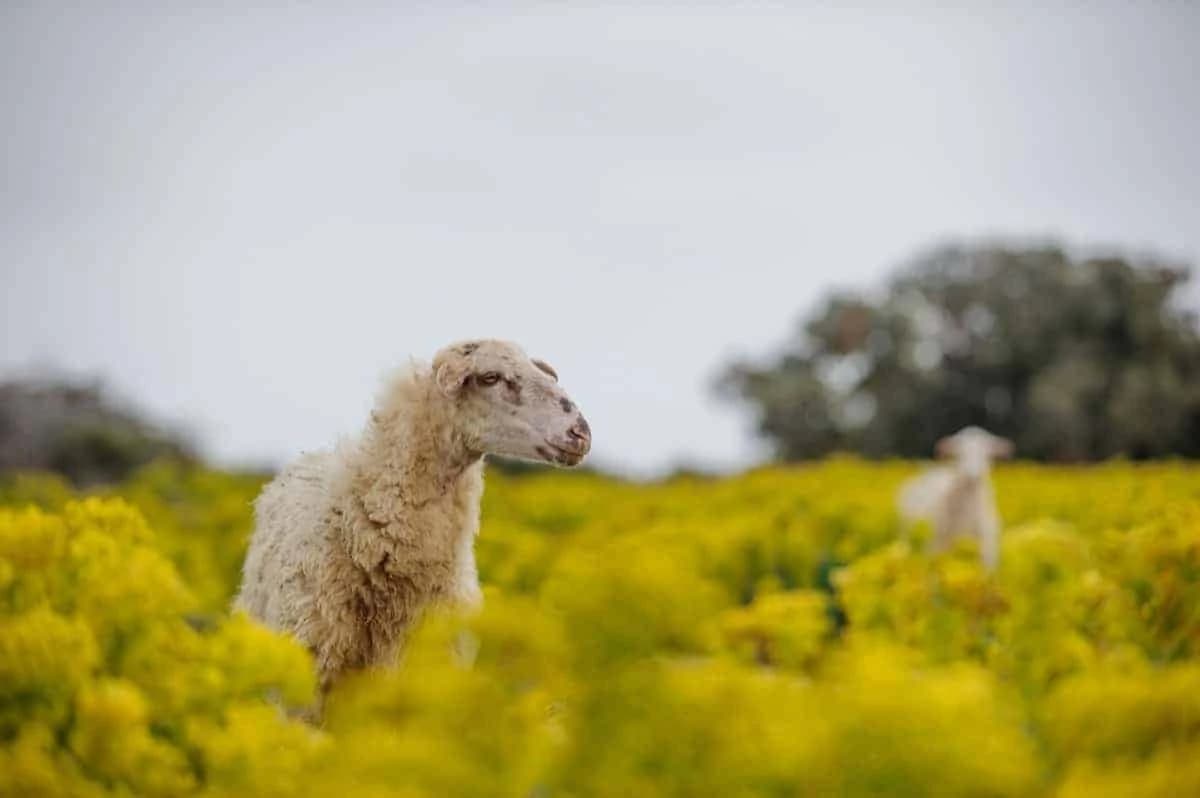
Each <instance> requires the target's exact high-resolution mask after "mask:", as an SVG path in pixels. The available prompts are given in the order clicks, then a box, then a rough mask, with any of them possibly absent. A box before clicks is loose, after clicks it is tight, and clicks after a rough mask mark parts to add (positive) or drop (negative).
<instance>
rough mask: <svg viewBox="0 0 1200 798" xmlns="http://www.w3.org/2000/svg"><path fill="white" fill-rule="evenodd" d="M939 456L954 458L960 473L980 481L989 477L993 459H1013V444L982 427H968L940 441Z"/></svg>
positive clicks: (938, 446) (938, 444) (938, 443)
mask: <svg viewBox="0 0 1200 798" xmlns="http://www.w3.org/2000/svg"><path fill="white" fill-rule="evenodd" d="M937 454H938V456H939V457H945V458H954V460H956V461H957V467H958V470H959V471H961V472H962V473H963V474H965V475H966V476H968V477H970V478H972V479H980V478H982V477H984V476H986V475H987V472H988V469H989V467H990V466H991V462H992V460H993V459H995V458H998V457H1012V455H1013V443H1012V441H1010V440H1008V439H1007V438H1001V437H999V436H996V435H993V434H992V433H990V432H988V431H987V430H985V429H981V428H980V427H966V428H964V429H961V430H959V431H958V432H956V433H954V434H953V435H950V436H948V437H945V438H942V439H941V440H940V441H938V442H937Z"/></svg>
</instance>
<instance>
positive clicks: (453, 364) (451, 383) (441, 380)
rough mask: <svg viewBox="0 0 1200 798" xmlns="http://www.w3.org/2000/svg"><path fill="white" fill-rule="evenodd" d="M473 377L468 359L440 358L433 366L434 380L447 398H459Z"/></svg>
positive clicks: (454, 356) (455, 357)
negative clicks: (468, 380) (469, 379)
mask: <svg viewBox="0 0 1200 798" xmlns="http://www.w3.org/2000/svg"><path fill="white" fill-rule="evenodd" d="M470 376H471V369H470V366H469V365H468V364H467V359H466V358H464V357H459V356H456V355H450V356H448V357H444V358H438V359H437V360H436V361H434V364H433V379H434V382H436V383H437V386H438V389H439V390H440V391H441V392H442V393H443V394H445V395H446V396H451V397H453V396H457V395H458V394H459V393H461V392H462V389H463V386H465V385H466V384H467V379H468V378H469V377H470Z"/></svg>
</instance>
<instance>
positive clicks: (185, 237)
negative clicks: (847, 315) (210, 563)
mask: <svg viewBox="0 0 1200 798" xmlns="http://www.w3.org/2000/svg"><path fill="white" fill-rule="evenodd" d="M72 5H79V4H72ZM102 5H103V4H101V3H95V4H91V5H88V6H87V7H88V9H89V10H87V11H80V10H79V9H78V8H75V9H68V8H67V7H65V6H64V7H57V6H56V4H52V3H32V4H26V3H19V2H17V3H13V2H8V3H4V5H3V10H0V109H2V111H3V119H4V122H3V130H4V138H3V139H2V140H0V148H2V149H0V159H2V160H0V168H2V169H3V174H2V175H0V269H2V272H0V274H2V278H3V281H2V284H0V371H3V372H12V371H15V370H24V369H28V368H30V367H45V366H53V367H56V368H59V369H63V370H67V371H69V372H72V373H82V374H94V375H101V376H103V377H104V378H106V379H107V380H108V382H109V383H110V384H111V385H112V386H113V387H114V388H115V389H116V390H117V391H118V392H119V393H120V394H121V395H123V396H125V397H127V398H129V399H132V400H135V401H136V402H138V403H140V404H141V405H142V406H144V407H146V408H147V409H149V410H151V411H152V412H153V413H154V414H156V415H157V416H158V417H160V418H165V419H177V420H180V421H183V422H186V423H187V424H188V425H189V426H190V427H191V428H192V429H193V430H194V431H195V432H196V433H197V435H198V436H199V438H200V439H201V440H202V442H203V443H204V445H205V447H206V450H207V452H208V453H209V454H211V455H212V456H214V457H216V458H218V459H219V460H220V461H222V462H226V463H261V462H280V461H282V460H284V459H286V458H289V457H291V456H293V455H294V454H295V453H297V452H298V451H300V450H303V449H311V448H315V447H319V446H323V445H326V444H328V443H330V442H332V441H333V440H334V439H335V438H336V437H337V436H338V435H339V434H345V433H351V432H354V431H355V430H357V429H358V428H359V426H360V425H361V423H362V421H363V419H364V418H365V416H366V413H367V411H368V408H369V405H370V402H371V399H372V396H373V395H374V392H375V390H376V388H377V386H378V384H379V378H380V375H381V374H382V373H383V372H385V371H386V370H388V369H390V368H392V367H394V366H396V365H398V364H399V363H402V362H403V361H404V360H406V359H407V357H408V356H409V355H417V356H420V357H428V356H430V355H431V354H432V353H433V352H434V351H435V350H436V349H438V348H439V347H440V346H441V345H443V344H445V343H447V342H449V341H452V340H456V339H461V338H465V337H473V336H491V337H501V338H511V339H514V340H517V341H518V342H520V343H521V344H522V345H524V346H525V347H526V349H528V350H529V352H530V353H531V354H533V355H535V356H540V357H543V358H545V359H546V360H548V361H549V362H551V363H552V364H553V365H554V366H555V367H556V368H557V369H558V371H559V373H560V375H561V377H562V382H563V384H564V386H565V387H566V388H567V389H568V391H570V392H571V393H572V394H573V395H574V397H575V398H576V399H577V400H578V402H579V404H580V405H581V406H582V407H583V409H584V411H585V413H586V414H587V415H588V417H589V419H590V421H591V423H592V427H593V429H594V430H595V448H594V457H595V460H596V462H597V463H598V464H603V465H607V466H609V467H616V468H622V469H626V470H630V471H636V472H639V473H653V472H655V471H656V470H658V469H662V468H664V467H666V466H669V465H670V464H673V463H675V462H678V461H683V460H687V461H692V462H697V463H704V464H708V465H711V466H723V467H732V466H737V465H741V464H745V463H747V462H750V461H752V460H753V459H754V458H755V457H757V456H760V455H761V453H762V450H761V448H760V447H757V446H756V445H755V443H754V440H753V437H752V435H751V433H750V423H749V418H748V416H747V415H746V414H745V413H744V412H739V410H738V409H737V408H736V407H733V406H729V405H726V404H723V403H720V402H718V401H716V400H714V399H713V398H712V395H711V391H710V382H711V379H712V377H713V375H714V373H715V372H716V371H717V370H718V369H719V367H720V365H721V364H722V363H723V362H725V361H727V360H728V359H729V358H730V357H732V356H736V355H761V354H765V353H767V352H768V351H770V349H771V348H772V347H773V346H777V345H778V344H779V343H780V342H781V341H783V340H785V339H786V338H787V336H788V334H789V332H790V331H791V330H792V329H793V328H794V325H795V323H796V319H797V316H798V313H799V312H800V311H802V310H803V309H805V308H809V307H811V306H812V305H813V304H814V303H815V302H816V301H818V300H819V299H820V297H822V296H823V295H824V294H825V293H826V292H827V291H828V290H830V289H831V288H832V287H836V286H868V285H871V284H872V283H874V282H877V281H878V280H879V279H881V278H882V277H883V276H884V275H886V274H887V272H888V271H889V270H890V269H891V268H893V267H894V266H895V265H896V264H897V263H899V262H902V261H904V260H906V259H908V258H909V257H911V256H912V255H913V254H914V253H915V252H917V251H920V250H922V249H924V248H926V247H927V246H929V245H931V244H933V243H936V242H938V241H942V240H945V239H948V238H959V237H979V236H995V235H1020V236H1054V237H1057V238H1060V239H1062V240H1063V241H1065V242H1067V243H1069V244H1073V245H1083V244H1098V245H1115V246H1121V247H1124V248H1129V249H1147V248H1149V249H1153V250H1155V251H1158V252H1162V253H1165V254H1166V255H1168V256H1170V257H1173V258H1177V259H1181V260H1186V261H1191V262H1197V261H1200V46H1198V45H1197V41H1198V40H1200V4H1197V3H1185V2H1174V3H1162V4H1154V3H1149V2H1144V3H1130V2H1119V3H1113V4H1111V5H1104V4H1101V3H1069V4H1064V5H1063V6H1062V7H1063V8H1068V9H1070V10H1059V11H1054V10H1050V8H1049V6H1053V5H1054V4H1046V3H1036V4H1029V5H1009V6H1007V7H1006V9H1005V10H998V9H996V8H994V7H993V5H994V4H990V3H988V4H984V3H980V4H979V5H978V6H977V8H976V10H975V11H972V12H967V11H958V12H944V11H943V12H934V11H932V10H930V8H929V7H927V6H923V5H913V6H911V7H909V8H908V9H906V10H903V11H900V10H897V9H896V6H895V5H894V4H886V7H887V8H888V9H890V10H887V11H881V10H871V11H867V10H849V9H834V8H830V7H829V6H831V5H834V4H821V6H818V5H817V4H813V5H811V6H806V5H805V4H802V3H795V4H791V6H790V8H789V10H786V11H780V10H773V11H770V10H762V9H754V8H751V7H749V4H745V3H730V4H729V5H728V6H727V7H722V6H720V5H718V4H715V3H706V4H700V8H701V9H702V10H696V9H694V8H686V7H685V4H683V3H676V4H665V3H657V4H653V6H654V7H652V8H650V7H639V6H636V5H635V4H629V3H623V4H620V5H617V4H614V5H612V6H610V7H607V8H605V7H590V8H589V7H585V6H582V5H571V6H570V7H565V6H556V7H551V6H549V5H546V6H541V7H517V6H513V7H510V8H509V10H506V11H505V10H500V8H499V4H489V6H488V7H487V9H486V10H485V9H484V8H482V7H470V8H467V7H462V8H455V7H453V6H450V5H443V4H434V3H422V4H413V5H410V6H406V5H405V4H400V3H396V4H378V3H372V4H363V7H361V8H358V9H356V8H354V5H355V4H353V3H347V2H338V3H333V2H329V3H306V4H303V6H302V7H301V6H300V4H295V6H296V7H294V8H291V9H289V10H287V11H280V10H270V11H268V10H262V11H253V12H251V11H231V12H221V13H218V12H214V11H191V10H186V7H185V5H184V4H172V3H153V4H147V5H145V7H143V8H140V9H139V8H137V6H136V5H135V4H133V3H121V4H116V3H113V4H111V5H112V6H113V8H114V10H112V11H109V12H103V11H101V10H99V9H100V7H101V6H102ZM194 5H199V4H198V3H196V4H194ZM230 5H231V7H232V6H234V5H236V4H230ZM383 5H391V6H393V8H392V9H391V10H387V11H382V10H379V8H377V6H383ZM686 5H692V4H686ZM118 7H119V8H118ZM164 7H173V8H174V9H175V10H165V8H164ZM883 7H884V4H880V8H883ZM406 9H407V10H406ZM1193 293H1194V295H1200V294H1195V291H1194V292H1193Z"/></svg>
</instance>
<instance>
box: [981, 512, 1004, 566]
mask: <svg viewBox="0 0 1200 798" xmlns="http://www.w3.org/2000/svg"><path fill="white" fill-rule="evenodd" d="M979 558H980V559H981V560H982V561H983V567H984V568H986V569H988V570H989V571H994V570H996V565H997V564H998V563H999V562H1000V521H999V519H997V518H996V516H995V514H994V513H987V514H985V515H984V517H983V518H982V519H981V521H980V524H979Z"/></svg>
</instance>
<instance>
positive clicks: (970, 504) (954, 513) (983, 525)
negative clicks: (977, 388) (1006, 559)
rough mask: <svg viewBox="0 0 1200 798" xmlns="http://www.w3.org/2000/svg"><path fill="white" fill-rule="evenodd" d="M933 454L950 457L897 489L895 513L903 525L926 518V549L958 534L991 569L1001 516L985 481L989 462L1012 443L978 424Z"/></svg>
mask: <svg viewBox="0 0 1200 798" xmlns="http://www.w3.org/2000/svg"><path fill="white" fill-rule="evenodd" d="M936 452H937V455H938V457H940V458H944V459H947V460H952V462H951V463H950V464H948V465H944V466H937V467H935V468H930V469H928V470H927V471H925V472H924V473H922V474H919V475H918V476H916V477H914V478H912V479H911V480H909V481H908V482H906V483H905V484H904V485H903V486H902V487H901V489H900V495H899V511H900V515H901V517H902V518H903V519H904V521H905V523H906V525H907V526H911V525H912V524H913V523H916V522H917V521H928V522H929V523H930V525H932V527H933V538H932V539H931V541H930V544H929V548H930V551H931V552H938V551H944V550H945V549H946V548H948V547H949V545H950V544H951V542H953V540H954V539H955V538H956V537H959V536H970V537H974V538H975V539H977V540H978V541H979V556H980V559H982V561H983V564H984V566H985V567H987V568H988V570H994V569H995V567H996V564H997V562H998V560H999V556H1000V515H999V513H998V512H997V511H996V500H995V497H994V495H993V493H992V483H991V479H990V474H991V465H992V460H993V459H995V458H998V457H1011V456H1012V454H1013V444H1012V442H1011V441H1009V440H1007V439H1005V438H1000V437H997V436H996V435H992V434H991V433H990V432H988V431H987V430H984V429H981V428H979V427H966V428H964V429H962V430H959V431H958V432H957V433H955V434H954V435H951V436H949V437H945V438H942V439H941V440H940V441H938V443H937V448H936Z"/></svg>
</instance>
